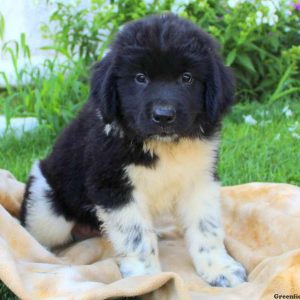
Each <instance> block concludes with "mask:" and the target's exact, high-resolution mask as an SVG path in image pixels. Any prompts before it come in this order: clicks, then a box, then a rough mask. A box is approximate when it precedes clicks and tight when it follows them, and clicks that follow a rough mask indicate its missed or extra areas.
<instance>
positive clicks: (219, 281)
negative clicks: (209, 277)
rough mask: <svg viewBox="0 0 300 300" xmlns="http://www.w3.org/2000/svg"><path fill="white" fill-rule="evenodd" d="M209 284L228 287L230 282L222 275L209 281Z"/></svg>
mask: <svg viewBox="0 0 300 300" xmlns="http://www.w3.org/2000/svg"><path fill="white" fill-rule="evenodd" d="M209 284H210V285H211V286H219V287H230V282H229V280H228V279H227V278H226V277H225V276H224V275H220V276H218V277H217V278H216V279H215V280H213V281H211V282H209Z"/></svg>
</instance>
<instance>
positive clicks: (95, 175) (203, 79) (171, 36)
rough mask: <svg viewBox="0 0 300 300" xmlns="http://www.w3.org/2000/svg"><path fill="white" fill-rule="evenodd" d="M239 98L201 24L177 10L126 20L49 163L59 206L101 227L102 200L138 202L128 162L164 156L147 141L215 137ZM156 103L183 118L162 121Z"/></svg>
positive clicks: (106, 203) (105, 203)
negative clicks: (188, 77) (141, 77)
mask: <svg viewBox="0 0 300 300" xmlns="http://www.w3.org/2000/svg"><path fill="white" fill-rule="evenodd" d="M185 72H189V73H191V74H192V76H193V81H192V82H191V83H188V84H187V83H185V82H183V79H182V74H183V73H185ZM137 73H144V74H145V75H146V78H147V83H146V84H144V83H139V82H137V81H136V80H135V76H136V74H137ZM232 99H233V79H232V76H231V73H230V71H229V70H228V68H226V67H225V66H224V65H223V63H222V60H221V58H220V57H219V55H218V54H217V44H216V42H215V41H214V40H213V39H212V38H211V37H210V36H209V35H208V34H206V33H204V32H203V31H202V30H200V29H199V28H198V27H197V26H195V25H194V24H192V23H191V22H189V21H187V20H184V19H180V18H178V17H176V16H174V15H172V14H170V15H160V16H152V17H148V18H145V19H142V20H139V21H135V22H132V23H129V24H127V25H125V27H124V28H123V29H122V31H121V32H120V33H119V34H118V35H117V37H116V39H115V40H114V42H113V43H112V45H111V48H110V51H109V53H108V54H107V55H106V57H105V58H104V59H103V60H102V61H101V62H99V63H96V65H95V66H94V69H93V75H92V80H91V93H90V98H89V100H88V102H87V103H86V105H85V106H84V108H83V109H82V111H81V112H80V113H79V115H78V116H77V118H76V119H75V120H74V121H73V122H72V123H71V124H70V125H69V126H68V127H67V128H66V129H65V130H64V132H63V133H62V134H61V136H60V138H59V139H58V140H57V142H56V144H55V146H54V147H53V151H52V152H51V154H50V155H49V156H48V157H47V158H46V159H44V160H43V161H41V164H40V166H41V170H42V173H43V175H44V176H45V178H46V179H47V181H48V184H49V185H50V187H51V188H52V193H51V195H49V197H50V198H51V200H52V204H53V208H54V210H55V212H56V213H57V214H59V215H61V214H62V215H64V216H65V217H66V219H67V220H76V221H77V222H79V223H82V224H88V225H90V226H92V227H94V228H98V225H99V223H98V221H97V218H96V216H95V211H94V209H95V205H96V204H97V205H100V206H101V207H103V208H104V209H114V208H116V207H118V206H121V205H124V204H126V203H128V202H129V201H130V200H131V193H132V190H133V187H132V186H131V183H130V182H129V180H128V178H127V177H126V173H125V170H124V168H125V167H126V166H128V165H130V164H135V165H143V166H147V167H151V168H155V164H156V162H157V160H158V159H159V158H158V157H157V156H156V155H155V154H154V155H152V154H151V153H147V152H146V153H145V152H144V151H143V142H144V141H145V140H147V139H151V138H157V137H166V136H170V137H174V136H175V140H176V139H180V138H182V137H185V138H192V139H199V138H200V139H210V138H212V137H213V136H214V135H215V134H216V133H217V132H218V131H219V127H220V121H221V118H222V115H223V114H224V113H225V111H226V110H227V108H228V107H229V106H230V104H231V102H232ZM156 104H159V105H172V107H174V108H175V109H176V120H175V122H174V123H172V124H171V125H170V126H160V125H158V124H156V123H154V122H153V120H152V118H151V112H152V108H153V105H156ZM107 124H111V128H112V129H111V131H110V132H109V134H106V133H105V126H106V125H107ZM28 185H30V181H29V183H28ZM27 198H28V197H27V196H26V195H25V202H26V201H27ZM25 207H26V205H25V204H24V205H23V213H22V215H23V216H25V214H26V208H25ZM24 222H25V220H24V218H23V224H24Z"/></svg>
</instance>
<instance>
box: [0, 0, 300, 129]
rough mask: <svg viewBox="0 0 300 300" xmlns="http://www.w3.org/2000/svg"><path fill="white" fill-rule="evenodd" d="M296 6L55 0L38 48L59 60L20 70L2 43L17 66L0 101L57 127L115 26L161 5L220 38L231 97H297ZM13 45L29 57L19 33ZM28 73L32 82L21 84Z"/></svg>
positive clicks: (76, 101) (273, 0)
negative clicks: (232, 79)
mask: <svg viewBox="0 0 300 300" xmlns="http://www.w3.org/2000/svg"><path fill="white" fill-rule="evenodd" d="M298 5H299V4H298ZM297 9H298V6H296V5H291V4H286V3H285V1H280V0H263V1H258V0H229V1H216V0H203V1H198V0H194V1H177V0H163V1H158V0H153V1H146V0H144V1H141V0H110V1H109V2H108V1H106V0H92V1H91V4H90V6H89V7H88V8H82V6H80V5H79V2H78V3H76V4H64V3H60V2H59V3H57V4H56V10H55V11H54V13H53V14H52V15H51V17H50V20H49V21H48V22H47V23H45V24H43V25H42V27H41V30H42V32H43V34H44V36H45V37H46V38H48V39H49V40H50V41H51V44H50V45H49V46H48V47H44V48H45V49H52V50H54V51H55V52H56V53H57V54H59V55H61V56H63V57H65V58H66V62H64V63H63V64H62V63H59V64H58V63H57V62H56V61H49V60H47V61H45V63H44V67H45V68H46V70H47V72H46V73H47V74H46V76H45V74H41V73H40V72H39V70H38V69H34V70H31V71H24V70H21V71H19V70H18V68H17V57H18V55H19V50H18V49H17V48H18V47H17V46H16V49H15V51H14V50H12V48H10V47H8V46H6V48H5V49H4V50H5V51H8V52H9V53H10V55H11V57H12V61H13V62H14V63H15V65H16V66H15V71H16V74H17V77H18V84H17V86H16V87H15V88H14V89H11V88H10V87H9V86H7V94H6V95H5V97H3V96H2V99H1V97H0V101H2V102H3V101H4V102H5V104H6V106H5V107H6V108H7V111H8V112H10V115H11V114H12V113H11V110H10V109H9V107H11V104H13V107H14V113H25V112H26V113H29V114H30V113H32V114H34V115H36V116H38V117H39V119H40V120H47V122H48V124H52V125H51V126H53V128H54V129H55V130H58V129H60V127H61V126H62V125H63V124H64V123H65V122H67V121H68V120H69V119H70V118H71V117H72V116H73V115H74V113H75V112H76V111H77V109H78V108H79V107H80V105H81V103H82V102H83V101H84V100H85V99H86V97H87V94H88V87H87V79H88V74H89V72H88V68H89V67H90V66H91V64H92V63H93V62H94V61H95V60H99V59H101V57H102V56H103V54H104V52H105V50H106V49H107V46H108V44H109V43H110V42H111V41H112V39H113V36H114V35H115V34H116V32H118V30H119V29H120V28H121V27H122V25H123V24H124V23H126V22H128V21H131V20H135V19H138V18H141V17H144V16H146V15H150V14H154V13H159V12H166V11H172V12H174V13H177V14H179V15H180V16H183V17H185V18H188V19H190V20H192V21H193V22H195V23H197V24H198V25H199V26H200V27H202V28H203V29H204V30H206V31H207V32H209V33H210V34H212V35H213V36H214V37H215V38H216V39H217V40H218V41H219V42H220V45H221V48H220V52H221V54H222V55H223V57H224V59H225V62H226V64H227V65H228V66H231V67H232V68H233V69H234V72H235V75H236V78H237V100H238V101H247V100H257V101H263V100H264V101H276V100H278V99H280V98H282V97H284V96H287V95H289V97H295V98H296V97H299V95H300V88H299V78H300V71H299V64H300V46H299V45H300V35H299V33H300V31H299V28H300V26H299V25H300V24H299V23H300V18H299V16H300V11H299V10H297ZM0 21H1V20H0ZM1 22H2V23H3V27H4V22H3V21H1ZM1 22H0V23H1ZM49 24H51V25H52V26H49ZM51 28H54V29H51ZM0 33H1V30H0ZM20 44H21V48H22V49H23V50H24V49H25V50H26V49H27V51H25V52H24V51H23V52H24V53H27V55H28V56H30V51H29V48H28V47H27V45H26V41H25V37H24V36H23V38H21V42H20ZM16 45H18V43H17V44H16ZM26 47H27V48H26ZM9 49H10V50H9ZM25 75H26V76H25ZM2 76H4V77H5V74H2ZM28 77H29V78H31V80H30V81H31V84H30V85H24V84H23V83H22V82H23V81H24V78H28ZM33 87H34V88H33ZM7 114H8V113H7Z"/></svg>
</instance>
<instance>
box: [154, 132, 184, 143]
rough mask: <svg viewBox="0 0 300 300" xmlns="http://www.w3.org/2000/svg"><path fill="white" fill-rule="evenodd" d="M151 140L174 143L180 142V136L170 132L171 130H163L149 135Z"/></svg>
mask: <svg viewBox="0 0 300 300" xmlns="http://www.w3.org/2000/svg"><path fill="white" fill-rule="evenodd" d="M148 138H149V139H155V140H159V141H163V142H173V141H176V140H178V138H179V136H178V134H176V133H174V132H172V131H169V130H161V131H160V132H158V133H153V134H149V135H148Z"/></svg>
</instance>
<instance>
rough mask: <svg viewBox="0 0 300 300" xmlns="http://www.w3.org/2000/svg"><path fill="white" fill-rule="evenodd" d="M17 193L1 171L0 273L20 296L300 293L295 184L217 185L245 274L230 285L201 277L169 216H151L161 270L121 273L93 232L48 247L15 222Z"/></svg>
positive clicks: (19, 187) (18, 187) (299, 213)
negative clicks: (128, 275)
mask: <svg viewBox="0 0 300 300" xmlns="http://www.w3.org/2000/svg"><path fill="white" fill-rule="evenodd" d="M23 192H24V184H22V183H20V182H18V181H17V180H16V179H15V178H14V177H13V176H12V175H11V174H10V173H9V172H7V171H3V170H2V171H0V279H1V280H2V281H3V282H4V283H5V284H6V285H7V286H8V287H9V288H10V289H11V290H12V291H13V292H14V293H15V294H16V295H17V296H19V297H20V298H21V299H30V300H32V299H97V300H100V299H109V298H116V297H122V296H138V295H143V297H142V299H159V300H164V299H171V300H173V299H174V300H175V299H197V300H198V299H208V300H210V299H225V300H226V299H276V297H279V296H280V295H294V294H298V296H299V297H300V234H299V229H300V188H298V187H296V186H292V185H288V184H275V183H249V184H243V185H238V186H231V187H224V188H222V209H223V215H224V223H225V231H226V247H227V249H228V251H229V252H230V253H231V255H232V256H233V257H235V258H236V259H237V260H239V261H240V262H241V263H243V264H244V266H245V267H246V268H247V270H248V273H249V282H246V283H243V284H241V285H240V286H238V287H236V288H216V287H210V286H209V285H208V284H206V283H205V282H204V281H202V280H201V278H200V277H199V276H198V275H197V274H196V273H195V270H194V267H193V265H192V262H191V259H190V257H189V255H188V253H187V250H186V248H185V245H184V242H183V240H182V236H181V235H180V232H179V231H178V230H177V228H176V227H175V225H174V223H173V220H172V218H171V217H164V218H163V219H161V220H158V222H157V230H158V232H159V236H160V240H159V251H160V260H161V263H162V268H163V270H164V272H163V273H161V274H158V275H153V276H141V277H132V278H126V279H122V278H121V275H120V272H119V269H118V266H117V264H116V261H115V259H114V253H113V250H112V248H111V245H110V243H109V242H108V241H106V240H104V239H102V238H99V237H96V238H90V239H87V240H84V241H81V242H77V243H75V244H72V245H69V246H68V247H65V248H63V249H59V250H57V251H56V253H55V254H54V253H51V252H50V251H48V250H47V249H45V248H44V247H42V246H41V245H40V244H39V243H38V242H37V241H35V239H34V238H33V237H32V236H31V235H30V234H29V233H28V232H27V231H26V230H25V229H24V228H23V227H22V226H20V224H19V222H18V219H17V217H18V212H19V208H20V201H21V200H22V194H23ZM277 299H280V298H277ZM282 299H283V298H282ZM294 299H297V298H294Z"/></svg>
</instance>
